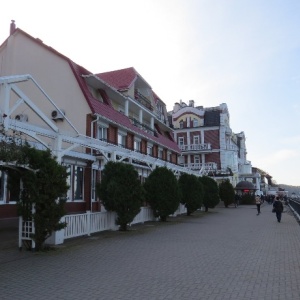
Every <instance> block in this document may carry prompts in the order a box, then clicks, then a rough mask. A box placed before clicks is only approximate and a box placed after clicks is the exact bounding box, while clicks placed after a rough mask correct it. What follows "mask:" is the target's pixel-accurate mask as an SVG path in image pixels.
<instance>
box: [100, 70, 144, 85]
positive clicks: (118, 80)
mask: <svg viewBox="0 0 300 300" xmlns="http://www.w3.org/2000/svg"><path fill="white" fill-rule="evenodd" d="M96 75H97V76H98V77H99V78H101V79H102V80H103V81H105V82H107V83H108V84H109V85H111V86H113V87H114V88H115V89H117V90H122V89H128V88H130V87H131V85H132V84H133V83H134V81H135V80H136V78H137V76H138V73H137V71H136V70H135V69H134V68H132V67H131V68H126V69H121V70H115V71H110V72H105V73H99V74H96Z"/></svg>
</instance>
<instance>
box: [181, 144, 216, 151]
mask: <svg viewBox="0 0 300 300" xmlns="http://www.w3.org/2000/svg"><path fill="white" fill-rule="evenodd" d="M179 148H180V150H181V151H182V152H186V151H198V152H199V151H203V152H207V151H211V144H209V143H204V144H189V145H179Z"/></svg>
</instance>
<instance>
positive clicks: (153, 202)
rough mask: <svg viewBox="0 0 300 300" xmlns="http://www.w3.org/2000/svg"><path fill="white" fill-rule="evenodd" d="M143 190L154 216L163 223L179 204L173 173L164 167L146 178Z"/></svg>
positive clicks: (177, 187) (158, 168) (178, 192)
mask: <svg viewBox="0 0 300 300" xmlns="http://www.w3.org/2000/svg"><path fill="white" fill-rule="evenodd" d="M144 188H145V192H146V200H147V202H148V203H149V204H150V206H151V208H152V210H153V213H154V216H155V217H159V218H160V220H161V221H163V222H165V221H167V217H168V216H169V215H171V214H173V213H174V212H175V211H176V210H177V209H178V206H179V203H180V191H179V186H178V181H177V179H176V177H175V175H174V174H173V172H172V171H171V170H169V169H167V168H166V167H156V169H155V170H153V171H152V173H151V174H150V175H149V176H148V177H147V178H146V180H145V183H144Z"/></svg>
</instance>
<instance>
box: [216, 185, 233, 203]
mask: <svg viewBox="0 0 300 300" xmlns="http://www.w3.org/2000/svg"><path fill="white" fill-rule="evenodd" d="M219 195H220V198H221V200H222V201H223V202H224V205H225V207H228V205H230V204H232V203H233V202H234V197H235V193H234V187H233V185H232V184H231V183H230V181H229V180H228V179H226V180H224V181H222V182H221V183H220V185H219Z"/></svg>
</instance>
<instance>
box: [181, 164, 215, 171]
mask: <svg viewBox="0 0 300 300" xmlns="http://www.w3.org/2000/svg"><path fill="white" fill-rule="evenodd" d="M183 167H184V168H188V169H192V170H201V169H203V170H204V171H210V170H217V167H218V166H217V164H216V163H213V162H209V163H189V164H183Z"/></svg>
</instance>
